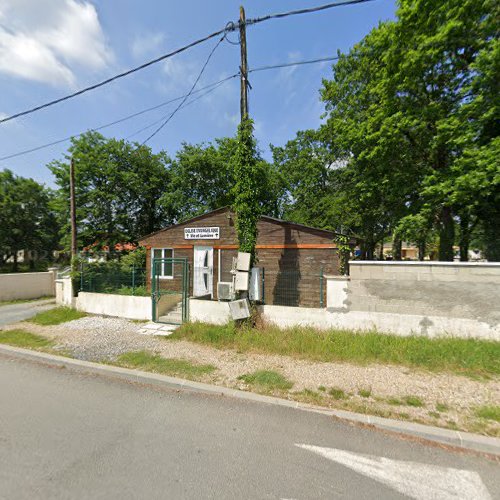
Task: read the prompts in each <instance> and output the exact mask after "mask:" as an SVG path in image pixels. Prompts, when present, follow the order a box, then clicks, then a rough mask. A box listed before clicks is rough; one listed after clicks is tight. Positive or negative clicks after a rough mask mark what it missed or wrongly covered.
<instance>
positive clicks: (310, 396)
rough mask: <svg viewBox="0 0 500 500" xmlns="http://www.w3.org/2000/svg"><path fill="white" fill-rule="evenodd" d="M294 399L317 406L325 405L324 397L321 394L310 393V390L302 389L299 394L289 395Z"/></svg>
mask: <svg viewBox="0 0 500 500" xmlns="http://www.w3.org/2000/svg"><path fill="white" fill-rule="evenodd" d="M291 394H292V396H293V398H294V399H297V400H300V401H303V402H305V403H310V404H315V405H318V406H324V405H325V397H324V396H323V394H321V393H319V392H316V391H312V390H311V389H304V390H303V391H300V392H292V393H291Z"/></svg>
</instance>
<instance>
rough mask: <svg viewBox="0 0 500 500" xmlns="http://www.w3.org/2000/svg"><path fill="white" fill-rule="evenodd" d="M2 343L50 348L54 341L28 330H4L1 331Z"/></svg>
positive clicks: (0, 341)
mask: <svg viewBox="0 0 500 500" xmlns="http://www.w3.org/2000/svg"><path fill="white" fill-rule="evenodd" d="M0 344H8V345H12V346H15V347H24V348H26V349H41V350H43V349H49V348H50V347H52V346H53V345H54V342H53V341H52V340H50V339H48V338H46V337H42V336H41V335H36V334H34V333H31V332H28V331H27V330H22V329H19V330H3V331H0Z"/></svg>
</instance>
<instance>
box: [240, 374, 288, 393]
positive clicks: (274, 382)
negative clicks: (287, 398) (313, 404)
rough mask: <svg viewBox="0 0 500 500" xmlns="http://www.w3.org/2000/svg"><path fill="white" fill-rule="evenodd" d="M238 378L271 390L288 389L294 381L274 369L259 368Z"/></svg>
mask: <svg viewBox="0 0 500 500" xmlns="http://www.w3.org/2000/svg"><path fill="white" fill-rule="evenodd" d="M238 380H242V381H243V382H245V383H246V384H248V385H254V386H258V387H259V388H261V389H266V390H269V391H287V390H289V389H291V388H292V387H293V382H291V381H290V380H288V379H287V378H285V377H284V376H283V375H281V373H278V372H275V371H273V370H258V371H256V372H254V373H246V374H245V375H240V376H239V377H238Z"/></svg>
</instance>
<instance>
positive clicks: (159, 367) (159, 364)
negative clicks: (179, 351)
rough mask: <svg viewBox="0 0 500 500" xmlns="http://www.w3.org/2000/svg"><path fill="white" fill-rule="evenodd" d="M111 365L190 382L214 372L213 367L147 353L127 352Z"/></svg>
mask: <svg viewBox="0 0 500 500" xmlns="http://www.w3.org/2000/svg"><path fill="white" fill-rule="evenodd" d="M113 364H115V365H118V366H123V367H125V368H138V369H140V370H144V371H148V372H155V373H162V374H165V375H172V376H175V377H184V378H188V379H191V380H193V379H197V378H200V377H201V376H203V375H207V374H210V373H212V372H213V371H215V370H216V368H215V366H213V365H197V364H194V363H191V361H187V360H185V359H170V358H163V357H161V356H158V355H157V354H152V353H150V352H147V351H136V352H127V353H125V354H122V355H121V356H119V357H118V358H117V360H116V361H115V362H113Z"/></svg>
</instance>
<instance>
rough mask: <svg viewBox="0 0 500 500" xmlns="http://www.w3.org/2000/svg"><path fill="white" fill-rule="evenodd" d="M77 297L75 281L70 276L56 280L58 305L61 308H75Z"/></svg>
mask: <svg viewBox="0 0 500 500" xmlns="http://www.w3.org/2000/svg"><path fill="white" fill-rule="evenodd" d="M74 302H75V297H74V293H73V281H72V280H71V278H70V277H69V276H66V277H64V278H59V279H56V304H57V305H59V306H69V307H71V306H73V305H74Z"/></svg>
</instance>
